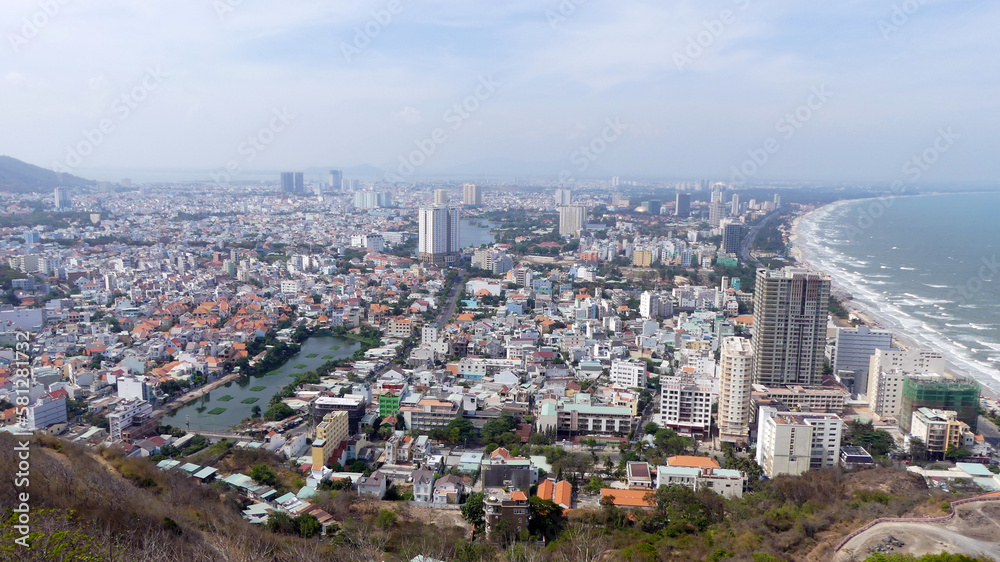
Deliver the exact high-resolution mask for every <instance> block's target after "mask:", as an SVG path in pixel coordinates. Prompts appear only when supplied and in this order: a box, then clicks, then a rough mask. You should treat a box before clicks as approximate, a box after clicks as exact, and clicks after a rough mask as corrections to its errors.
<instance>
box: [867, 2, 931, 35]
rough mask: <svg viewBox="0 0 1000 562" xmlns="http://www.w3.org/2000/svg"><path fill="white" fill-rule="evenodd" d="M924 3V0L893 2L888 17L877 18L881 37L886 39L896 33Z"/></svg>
mask: <svg viewBox="0 0 1000 562" xmlns="http://www.w3.org/2000/svg"><path fill="white" fill-rule="evenodd" d="M926 3H927V2H926V0H904V1H903V2H901V3H899V4H893V5H892V12H891V13H890V14H889V17H888V18H882V19H880V20H878V30H879V32H881V33H882V39H885V40H886V41H888V40H889V37H890V36H891V35H892V34H894V33H898V32H899V30H900V29H902V27H903V26H904V25H906V24H908V23H910V18H911V17H912V16H914V15H916V13H917V12H919V11H920V8H921V7H923V5H924V4H926Z"/></svg>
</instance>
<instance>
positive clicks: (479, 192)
mask: <svg viewBox="0 0 1000 562" xmlns="http://www.w3.org/2000/svg"><path fill="white" fill-rule="evenodd" d="M462 204H463V205H468V206H470V207H478V206H480V205H482V204H483V188H481V187H479V186H478V185H476V184H474V183H467V184H465V185H463V186H462Z"/></svg>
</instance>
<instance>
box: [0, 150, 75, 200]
mask: <svg viewBox="0 0 1000 562" xmlns="http://www.w3.org/2000/svg"><path fill="white" fill-rule="evenodd" d="M78 185H94V182H93V181H92V180H87V179H83V178H79V177H76V176H74V175H70V174H57V173H55V172H53V171H52V170H46V169H45V168H39V167H38V166H33V165H31V164H28V163H27V162H21V161H20V160H18V159H16V158H11V157H10V156H0V191H13V192H18V193H30V192H33V191H52V190H53V189H55V188H57V187H59V186H67V187H74V186H78Z"/></svg>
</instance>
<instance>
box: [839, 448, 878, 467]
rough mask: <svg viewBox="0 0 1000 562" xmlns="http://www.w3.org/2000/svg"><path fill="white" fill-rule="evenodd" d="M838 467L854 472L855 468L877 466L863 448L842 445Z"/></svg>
mask: <svg viewBox="0 0 1000 562" xmlns="http://www.w3.org/2000/svg"><path fill="white" fill-rule="evenodd" d="M840 466H842V467H843V468H844V470H854V469H857V468H874V467H876V466H877V464H876V463H875V459H873V458H872V456H871V455H870V454H868V451H866V450H864V448H863V447H858V446H856V445H844V446H843V447H841V448H840Z"/></svg>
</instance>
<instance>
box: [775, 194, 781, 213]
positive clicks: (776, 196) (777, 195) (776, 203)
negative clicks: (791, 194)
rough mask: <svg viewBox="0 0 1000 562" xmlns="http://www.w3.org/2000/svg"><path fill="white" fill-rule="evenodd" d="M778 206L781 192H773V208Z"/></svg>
mask: <svg viewBox="0 0 1000 562" xmlns="http://www.w3.org/2000/svg"><path fill="white" fill-rule="evenodd" d="M780 206H781V194H780V193H775V194H774V208H775V209H777V208H778V207H780Z"/></svg>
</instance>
